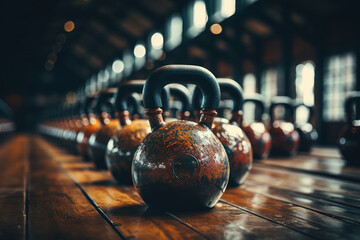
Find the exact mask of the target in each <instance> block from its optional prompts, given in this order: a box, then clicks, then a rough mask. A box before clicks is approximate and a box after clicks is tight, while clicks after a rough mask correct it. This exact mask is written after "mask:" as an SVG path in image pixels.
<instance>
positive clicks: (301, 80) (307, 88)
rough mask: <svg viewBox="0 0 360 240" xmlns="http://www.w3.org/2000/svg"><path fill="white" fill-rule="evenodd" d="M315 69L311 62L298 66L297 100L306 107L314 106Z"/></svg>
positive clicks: (296, 81)
mask: <svg viewBox="0 0 360 240" xmlns="http://www.w3.org/2000/svg"><path fill="white" fill-rule="evenodd" d="M314 77H315V68H314V64H313V62H311V61H307V62H303V63H301V64H299V65H297V66H296V79H295V86H296V98H297V99H298V100H299V101H301V102H303V103H305V104H306V105H309V106H313V105H314Z"/></svg>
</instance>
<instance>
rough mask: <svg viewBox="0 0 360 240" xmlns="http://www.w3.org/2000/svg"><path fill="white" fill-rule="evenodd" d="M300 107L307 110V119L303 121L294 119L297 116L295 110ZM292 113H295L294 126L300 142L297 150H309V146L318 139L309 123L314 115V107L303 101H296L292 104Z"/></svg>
mask: <svg viewBox="0 0 360 240" xmlns="http://www.w3.org/2000/svg"><path fill="white" fill-rule="evenodd" d="M301 107H305V108H307V109H308V112H309V113H308V116H309V117H308V118H307V121H306V122H303V123H300V122H298V121H296V119H297V118H298V111H297V110H298V109H299V108H301ZM294 113H295V126H296V130H297V132H298V133H299V137H300V144H299V149H298V150H299V151H301V152H310V151H311V148H312V147H313V146H314V144H315V143H316V141H317V139H318V133H317V131H316V129H315V128H314V127H313V125H312V124H311V121H312V118H313V116H314V108H313V107H311V106H308V105H306V104H304V103H297V104H295V105H294Z"/></svg>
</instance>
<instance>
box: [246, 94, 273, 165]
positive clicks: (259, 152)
mask: <svg viewBox="0 0 360 240" xmlns="http://www.w3.org/2000/svg"><path fill="white" fill-rule="evenodd" d="M247 102H253V103H254V104H255V114H254V116H255V119H254V121H253V122H246V121H243V123H242V125H241V128H242V129H243V130H244V132H245V134H246V136H247V137H248V138H249V140H250V143H251V147H252V149H253V154H254V155H253V156H254V158H255V159H266V158H267V157H268V156H269V153H270V149H271V136H270V133H269V131H268V130H267V128H266V126H265V124H264V123H263V122H262V115H263V114H264V112H265V103H264V100H263V97H262V96H261V95H260V94H253V95H252V96H251V97H247V98H245V99H244V103H243V105H245V103H247ZM257 108H258V111H257Z"/></svg>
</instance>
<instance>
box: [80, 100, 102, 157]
mask: <svg viewBox="0 0 360 240" xmlns="http://www.w3.org/2000/svg"><path fill="white" fill-rule="evenodd" d="M94 104H95V96H89V97H87V98H86V99H85V101H84V102H83V104H82V107H81V109H80V114H81V122H82V127H81V129H80V131H79V132H78V134H77V136H76V142H77V149H78V152H79V153H80V155H81V156H82V157H83V159H84V160H85V161H90V156H89V138H90V136H91V134H93V133H95V132H97V131H98V130H99V129H100V126H101V123H100V121H99V119H98V118H97V117H96V116H95V114H94Z"/></svg>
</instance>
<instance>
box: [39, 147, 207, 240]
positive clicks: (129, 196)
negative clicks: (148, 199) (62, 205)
mask: <svg viewBox="0 0 360 240" xmlns="http://www.w3.org/2000/svg"><path fill="white" fill-rule="evenodd" d="M39 144H41V145H43V146H44V147H45V148H46V149H47V151H49V152H52V154H49V155H51V157H52V158H56V160H57V161H59V162H60V164H62V165H63V166H64V168H65V169H67V171H68V172H69V173H70V175H71V176H72V178H73V180H74V181H75V182H77V183H78V184H79V187H80V188H82V189H83V190H84V191H85V192H86V194H87V195H88V196H89V198H91V200H92V201H94V202H95V203H96V204H97V206H99V208H100V209H101V210H102V211H103V212H104V213H105V214H106V216H107V217H108V218H109V219H111V221H112V222H113V223H114V224H115V225H116V227H117V228H118V229H119V230H120V231H121V233H122V234H123V235H124V236H125V237H126V238H128V239H132V238H137V239H160V238H161V239H201V238H202V235H200V234H199V233H197V232H196V231H193V230H192V229H191V228H189V227H187V226H186V225H184V224H182V223H180V222H179V221H177V220H176V219H174V218H173V217H171V216H169V215H167V214H166V213H162V212H155V211H152V210H151V209H148V207H147V206H146V205H145V204H144V202H143V201H142V199H141V198H140V196H139V195H138V194H137V193H136V192H135V190H134V188H133V187H132V186H117V185H116V183H115V181H114V180H113V178H112V177H111V175H110V173H109V172H107V171H97V170H95V169H94V166H93V164H92V163H86V162H82V161H81V158H80V157H72V156H69V155H68V154H66V153H64V152H62V151H58V150H56V148H54V147H53V146H51V145H50V144H48V143H46V142H44V141H41V142H40V141H39Z"/></svg>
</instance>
